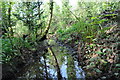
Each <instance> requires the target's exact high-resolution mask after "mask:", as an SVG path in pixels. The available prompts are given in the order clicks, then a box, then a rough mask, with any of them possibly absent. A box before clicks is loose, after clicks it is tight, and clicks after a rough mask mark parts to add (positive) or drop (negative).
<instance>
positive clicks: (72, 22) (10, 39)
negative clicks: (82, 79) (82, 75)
mask: <svg viewBox="0 0 120 80" xmlns="http://www.w3.org/2000/svg"><path fill="white" fill-rule="evenodd" d="M0 5H1V8H2V11H1V13H2V18H0V21H1V22H0V23H1V26H0V29H1V30H0V31H1V32H0V37H1V41H2V51H1V53H2V54H0V56H1V57H2V62H1V64H3V66H4V67H3V80H8V79H9V80H13V79H15V80H16V78H18V77H20V76H24V75H27V76H28V74H29V73H28V72H30V71H29V69H30V70H33V68H32V67H31V65H36V66H35V67H34V69H35V71H34V70H33V73H36V74H35V75H32V73H31V74H29V75H31V76H32V77H35V76H36V77H35V78H36V79H39V78H43V79H46V80H48V79H50V78H51V77H53V75H51V73H49V72H48V70H47V69H48V68H49V67H48V66H47V65H48V64H47V62H50V64H53V66H54V67H55V69H56V71H57V77H58V78H60V79H61V78H62V75H61V71H60V64H61V65H62V64H63V63H60V60H63V61H65V59H64V57H63V55H62V54H59V53H57V51H56V53H54V51H55V50H57V48H54V49H53V50H52V46H56V44H58V43H56V42H59V43H61V44H64V45H62V46H64V47H66V45H67V46H69V48H72V49H73V50H74V51H72V50H71V51H72V53H73V54H72V55H73V56H69V57H68V55H67V51H66V54H64V55H67V60H68V61H69V62H68V63H67V65H68V67H69V68H68V69H67V71H68V74H72V73H71V72H70V71H73V73H74V72H75V73H76V71H75V70H72V69H73V68H74V67H75V66H74V58H75V59H76V60H77V61H78V63H79V65H78V66H79V67H80V66H81V67H82V68H83V70H84V71H85V72H86V79H88V80H89V79H96V80H97V79H113V80H114V79H119V78H120V74H119V71H120V63H119V61H120V59H119V57H120V55H119V53H120V50H119V47H120V37H119V35H120V31H119V30H120V24H119V23H120V20H119V19H120V10H119V9H120V6H119V5H120V2H100V3H99V2H77V6H76V7H75V9H73V5H70V2H69V0H67V1H65V0H62V4H61V5H57V4H56V3H54V2H53V1H52V0H50V3H44V2H42V1H39V0H38V1H37V2H10V1H6V2H4V1H3V2H1V3H0ZM61 44H60V45H61ZM60 52H61V53H63V52H62V51H60ZM47 53H49V55H48V54H47ZM56 56H57V57H56ZM42 58H43V61H40V59H42ZM47 58H49V61H47ZM53 58H54V59H53ZM71 59H72V60H71ZM50 60H53V61H50ZM70 64H73V65H71V66H70ZM38 73H39V74H38ZM73 76H74V77H75V76H76V75H73ZM28 77H29V76H28ZM30 78H31V77H29V78H28V79H30ZM70 78H72V76H70Z"/></svg>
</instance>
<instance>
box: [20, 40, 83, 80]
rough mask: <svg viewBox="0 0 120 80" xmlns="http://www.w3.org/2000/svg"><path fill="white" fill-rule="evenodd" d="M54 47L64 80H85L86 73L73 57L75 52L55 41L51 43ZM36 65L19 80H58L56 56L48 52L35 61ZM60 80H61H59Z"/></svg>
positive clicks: (29, 68)
mask: <svg viewBox="0 0 120 80" xmlns="http://www.w3.org/2000/svg"><path fill="white" fill-rule="evenodd" d="M49 44H50V45H52V49H53V52H54V53H55V56H56V58H57V61H58V64H59V68H60V73H61V75H62V80H73V79H75V80H76V79H77V80H85V73H84V71H83V70H82V69H81V67H80V66H78V62H77V60H75V59H74V58H73V56H72V54H73V51H74V50H71V49H69V48H67V47H66V46H64V45H62V44H59V43H56V42H55V41H54V40H52V41H50V42H49ZM33 63H34V64H32V65H30V66H29V67H28V69H27V71H26V72H25V73H24V75H22V76H21V77H19V78H18V80H23V79H21V78H23V77H24V78H27V80H47V79H49V80H57V79H58V77H57V75H58V74H57V68H56V62H55V59H54V56H53V55H52V54H51V53H50V51H48V52H46V53H45V55H44V56H41V57H39V58H38V60H37V59H36V60H35V61H33ZM58 80H59V79H58Z"/></svg>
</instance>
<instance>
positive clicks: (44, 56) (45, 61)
mask: <svg viewBox="0 0 120 80" xmlns="http://www.w3.org/2000/svg"><path fill="white" fill-rule="evenodd" d="M43 58H44V64H45V73H46V80H48V72H47V64H46V56H45V55H44V56H43Z"/></svg>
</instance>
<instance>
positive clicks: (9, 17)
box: [8, 2, 13, 36]
mask: <svg viewBox="0 0 120 80" xmlns="http://www.w3.org/2000/svg"><path fill="white" fill-rule="evenodd" d="M11 4H12V2H9V8H8V27H10V32H11V34H10V35H11V36H13V29H12V26H11Z"/></svg>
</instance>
